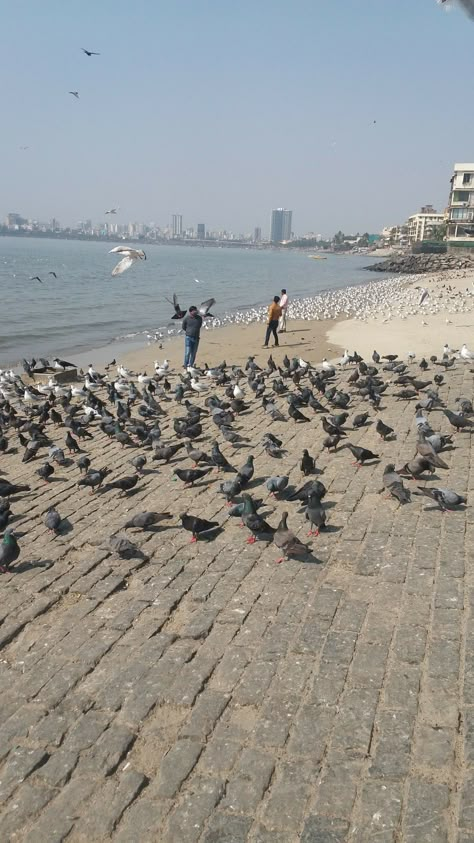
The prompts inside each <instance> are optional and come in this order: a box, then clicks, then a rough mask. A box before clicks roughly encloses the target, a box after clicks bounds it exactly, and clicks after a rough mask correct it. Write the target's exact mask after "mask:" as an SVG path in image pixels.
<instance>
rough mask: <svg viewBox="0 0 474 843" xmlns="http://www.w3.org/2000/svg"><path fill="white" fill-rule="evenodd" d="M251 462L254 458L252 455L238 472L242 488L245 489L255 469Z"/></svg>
mask: <svg viewBox="0 0 474 843" xmlns="http://www.w3.org/2000/svg"><path fill="white" fill-rule="evenodd" d="M253 461H254V457H253V456H252V455H250V456H249V457H247V461H246V462H245V464H244V465H243V466H242V468H240V469H239V471H238V477H239V479H240V482H241V485H242V488H245V487H246V486H248V484H249V483H250V481H251V479H252V477H253V475H254V472H255V468H254V464H253Z"/></svg>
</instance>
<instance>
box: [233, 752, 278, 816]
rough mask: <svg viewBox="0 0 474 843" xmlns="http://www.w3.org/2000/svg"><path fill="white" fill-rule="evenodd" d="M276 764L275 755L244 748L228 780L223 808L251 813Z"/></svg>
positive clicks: (240, 812) (264, 789)
mask: <svg viewBox="0 0 474 843" xmlns="http://www.w3.org/2000/svg"><path fill="white" fill-rule="evenodd" d="M274 766H275V760H274V758H273V756H271V755H269V754H268V753H264V752H261V751H260V750H258V749H244V751H243V752H242V755H241V757H240V759H239V761H238V762H237V764H236V766H235V767H234V769H233V771H232V773H231V774H230V778H229V780H228V782H227V787H226V795H225V797H224V799H223V800H222V802H221V807H222V809H223V810H227V811H229V812H232V813H235V814H250V815H251V816H253V814H254V812H255V809H256V807H257V805H258V803H259V802H260V800H261V799H262V796H263V794H264V792H265V791H266V789H267V787H268V784H269V782H270V778H271V775H272V773H273V769H274Z"/></svg>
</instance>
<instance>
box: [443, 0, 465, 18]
mask: <svg viewBox="0 0 474 843" xmlns="http://www.w3.org/2000/svg"><path fill="white" fill-rule="evenodd" d="M457 2H458V3H459V5H460V6H462V8H463V9H464V11H465V12H466V14H468V15H469V17H470V18H472V19H473V20H474V0H457ZM438 3H439V4H440V6H444V8H445V9H448V8H450V7H451V6H452V5H453V4H454V3H455V0H438Z"/></svg>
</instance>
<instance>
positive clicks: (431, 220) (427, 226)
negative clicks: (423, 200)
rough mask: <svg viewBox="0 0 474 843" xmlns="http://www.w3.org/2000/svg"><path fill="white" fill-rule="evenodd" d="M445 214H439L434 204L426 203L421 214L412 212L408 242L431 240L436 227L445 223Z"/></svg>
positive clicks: (408, 224) (409, 218) (409, 220)
mask: <svg viewBox="0 0 474 843" xmlns="http://www.w3.org/2000/svg"><path fill="white" fill-rule="evenodd" d="M444 222H445V215H444V214H438V212H437V211H435V209H434V208H433V206H432V205H424V206H423V208H422V209H421V211H420V213H419V214H412V216H411V217H408V223H407V226H408V232H407V234H408V242H409V244H410V246H412V245H413V243H421V241H422V240H431V238H432V237H433V234H434V231H435V229H436V228H437V227H438V226H440V225H443V224H444Z"/></svg>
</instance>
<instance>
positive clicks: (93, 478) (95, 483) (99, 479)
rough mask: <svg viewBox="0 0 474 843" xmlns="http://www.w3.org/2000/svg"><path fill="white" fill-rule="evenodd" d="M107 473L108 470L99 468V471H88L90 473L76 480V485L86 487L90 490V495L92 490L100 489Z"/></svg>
mask: <svg viewBox="0 0 474 843" xmlns="http://www.w3.org/2000/svg"><path fill="white" fill-rule="evenodd" d="M109 473H110V472H109V469H108V468H100V469H99V471H94V469H90V471H88V472H87V474H86V475H85V477H81V479H80V480H78V482H77V485H78V486H88V487H89V488H90V490H91V491H90V494H91V495H92V494H93V492H94V489H99V488H100V487H101V485H102V483H103V481H104V479H105V478H106V476H107V474H109Z"/></svg>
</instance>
